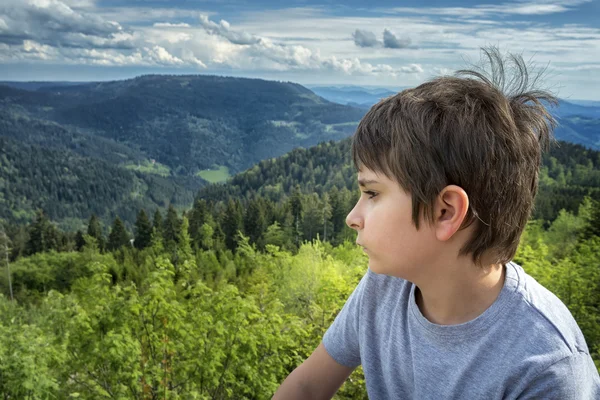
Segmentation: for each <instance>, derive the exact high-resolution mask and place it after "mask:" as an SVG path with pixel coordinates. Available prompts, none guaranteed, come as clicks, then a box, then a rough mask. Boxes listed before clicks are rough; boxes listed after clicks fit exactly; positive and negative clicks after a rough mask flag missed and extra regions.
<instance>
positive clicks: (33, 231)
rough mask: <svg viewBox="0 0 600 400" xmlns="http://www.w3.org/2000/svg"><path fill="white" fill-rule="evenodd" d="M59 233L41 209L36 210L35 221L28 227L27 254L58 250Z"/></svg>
mask: <svg viewBox="0 0 600 400" xmlns="http://www.w3.org/2000/svg"><path fill="white" fill-rule="evenodd" d="M58 245H59V234H58V231H57V229H56V227H55V226H54V224H52V223H51V222H50V220H49V219H48V217H47V216H46V214H45V213H44V211H43V210H38V211H37V213H36V216H35V221H34V222H33V223H32V224H31V225H30V227H29V241H28V242H27V254H30V255H31V254H35V253H41V252H44V251H48V250H52V249H54V250H58Z"/></svg>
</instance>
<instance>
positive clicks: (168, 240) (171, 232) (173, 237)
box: [163, 204, 180, 249]
mask: <svg viewBox="0 0 600 400" xmlns="http://www.w3.org/2000/svg"><path fill="white" fill-rule="evenodd" d="M179 230H180V222H179V217H178V216H177V210H175V207H173V205H172V204H170V205H169V209H168V210H167V216H166V218H165V222H164V224H163V240H164V243H165V246H166V247H167V249H170V248H173V247H174V246H175V245H176V244H177V237H178V236H179Z"/></svg>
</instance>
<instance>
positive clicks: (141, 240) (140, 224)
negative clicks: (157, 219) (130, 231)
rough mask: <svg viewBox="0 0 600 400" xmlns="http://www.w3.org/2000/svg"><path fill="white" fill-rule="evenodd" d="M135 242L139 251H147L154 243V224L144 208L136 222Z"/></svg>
mask: <svg viewBox="0 0 600 400" xmlns="http://www.w3.org/2000/svg"><path fill="white" fill-rule="evenodd" d="M134 237H135V240H134V242H133V244H134V246H135V247H136V248H137V249H140V250H141V249H145V248H146V247H148V246H150V244H151V243H152V224H150V220H149V219H148V215H146V211H145V210H144V209H143V208H142V209H141V210H140V212H139V213H138V215H137V219H136V221H135V236H134Z"/></svg>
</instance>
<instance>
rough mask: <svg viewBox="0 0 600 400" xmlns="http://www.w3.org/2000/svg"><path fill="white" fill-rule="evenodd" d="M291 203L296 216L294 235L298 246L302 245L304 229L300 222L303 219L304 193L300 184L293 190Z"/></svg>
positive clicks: (293, 213)
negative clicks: (301, 238) (301, 237)
mask: <svg viewBox="0 0 600 400" xmlns="http://www.w3.org/2000/svg"><path fill="white" fill-rule="evenodd" d="M290 205H291V208H292V216H293V217H294V225H293V228H294V236H295V241H296V246H297V247H299V245H300V236H301V235H302V231H301V229H300V223H301V221H302V193H300V186H298V185H296V187H295V188H294V191H293V192H292V197H291V199H290Z"/></svg>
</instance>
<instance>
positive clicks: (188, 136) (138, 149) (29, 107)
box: [0, 75, 365, 226]
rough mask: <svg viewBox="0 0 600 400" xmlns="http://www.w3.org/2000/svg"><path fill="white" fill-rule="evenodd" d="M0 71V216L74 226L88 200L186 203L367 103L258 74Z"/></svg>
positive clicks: (129, 206)
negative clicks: (63, 75) (80, 77)
mask: <svg viewBox="0 0 600 400" xmlns="http://www.w3.org/2000/svg"><path fill="white" fill-rule="evenodd" d="M4 83H5V85H0V138H2V139H3V141H2V143H1V145H2V150H3V154H4V158H3V159H2V160H0V166H1V167H2V169H0V171H2V172H0V188H2V192H0V204H1V205H2V206H3V208H2V210H1V211H0V219H7V220H10V221H15V222H16V221H21V222H23V221H27V220H29V219H31V217H32V216H33V215H34V212H35V209H36V208H44V209H45V210H46V211H47V212H48V213H49V215H50V217H51V218H52V219H54V220H56V221H59V222H61V223H62V224H63V225H68V226H73V225H75V224H76V223H77V220H81V219H87V218H88V217H89V215H90V214H91V213H92V212H94V213H97V214H98V215H99V216H100V217H101V218H103V219H105V220H106V221H110V220H111V219H112V218H114V216H115V215H120V216H121V217H122V218H124V219H125V220H126V221H128V222H129V223H131V222H133V220H134V219H135V215H134V214H135V209H139V208H140V207H141V206H143V207H146V208H150V209H152V208H157V207H165V206H166V205H168V204H170V203H172V204H174V205H176V206H180V207H188V206H189V205H190V204H191V202H192V199H193V196H194V193H195V192H196V191H197V190H198V189H199V188H200V187H202V186H203V185H205V184H206V183H207V182H213V181H222V180H225V179H227V178H228V177H229V176H230V175H233V174H236V173H238V172H241V171H243V170H245V169H247V168H249V167H251V166H252V165H254V164H255V163H257V162H258V161H260V160H263V159H269V158H273V157H277V156H280V155H283V154H285V153H287V152H289V151H290V150H292V149H294V148H297V147H311V146H313V145H316V144H317V143H319V142H323V141H327V140H339V139H342V138H345V137H348V136H349V135H351V133H352V132H353V131H354V129H355V127H356V125H357V123H358V121H359V120H360V118H362V116H363V115H364V113H365V110H364V109H360V108H356V107H350V106H345V105H340V104H337V103H333V102H330V101H328V100H325V99H323V98H321V97H319V96H317V95H316V94H314V93H313V92H311V91H310V90H308V89H306V88H305V87H303V86H300V85H298V84H294V83H287V82H272V81H265V80H259V79H244V78H227V77H217V76H199V75H194V76H163V75H148V76H141V77H138V78H135V79H130V80H124V81H112V82H88V83H81V82H75V83H69V82H4ZM28 154H35V155H36V156H35V159H30V158H28V157H29V156H28ZM27 160H29V161H27ZM66 160H68V161H69V162H68V163H65V162H63V161H66ZM69 163H72V164H73V165H76V166H77V167H76V168H70V167H69V165H71V164H69ZM86 166H87V167H88V169H87V170H86ZM63 170H64V173H62V171H63ZM67 170H68V171H67ZM32 171H34V172H32ZM35 171H37V172H35ZM90 180H91V181H94V180H96V181H97V182H95V183H96V184H97V185H99V186H101V187H102V190H101V191H100V192H98V191H95V190H92V188H93V187H94V184H93V183H91V182H89V181H90Z"/></svg>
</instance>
